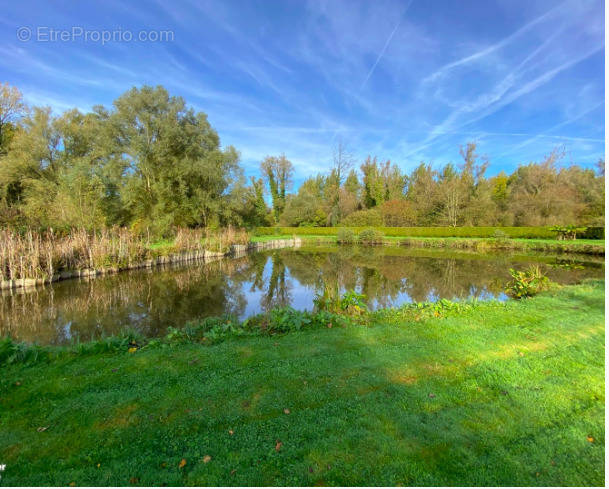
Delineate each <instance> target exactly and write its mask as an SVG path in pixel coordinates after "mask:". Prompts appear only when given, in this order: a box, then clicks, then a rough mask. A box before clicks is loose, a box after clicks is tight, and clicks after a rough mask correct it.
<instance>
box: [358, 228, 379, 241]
mask: <svg viewBox="0 0 609 489" xmlns="http://www.w3.org/2000/svg"><path fill="white" fill-rule="evenodd" d="M384 237H385V235H384V234H383V233H382V232H381V231H379V230H378V229H374V228H368V229H364V230H363V231H362V232H361V233H359V242H360V243H362V244H367V245H373V244H383V238H384Z"/></svg>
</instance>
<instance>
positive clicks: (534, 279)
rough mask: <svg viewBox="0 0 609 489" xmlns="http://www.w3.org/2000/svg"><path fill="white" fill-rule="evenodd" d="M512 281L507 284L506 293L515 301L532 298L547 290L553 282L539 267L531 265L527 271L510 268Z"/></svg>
mask: <svg viewBox="0 0 609 489" xmlns="http://www.w3.org/2000/svg"><path fill="white" fill-rule="evenodd" d="M510 275H511V276H512V280H511V281H510V282H508V283H507V285H506V287H505V291H506V293H507V294H508V295H510V296H511V297H514V298H515V299H522V298H524V297H532V296H534V295H537V294H538V293H539V292H541V291H543V290H547V289H548V288H549V287H550V286H551V285H552V282H551V281H550V279H549V278H548V277H547V276H545V275H544V274H543V272H542V271H541V268H540V267H539V265H531V266H530V267H529V268H527V269H526V270H514V269H513V268H510Z"/></svg>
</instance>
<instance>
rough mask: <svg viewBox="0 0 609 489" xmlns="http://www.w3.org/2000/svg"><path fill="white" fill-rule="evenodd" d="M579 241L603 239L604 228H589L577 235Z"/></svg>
mask: <svg viewBox="0 0 609 489" xmlns="http://www.w3.org/2000/svg"><path fill="white" fill-rule="evenodd" d="M577 237H578V238H579V239H605V228H604V227H602V226H589V227H587V228H586V230H585V231H583V232H581V233H579V234H578V235H577Z"/></svg>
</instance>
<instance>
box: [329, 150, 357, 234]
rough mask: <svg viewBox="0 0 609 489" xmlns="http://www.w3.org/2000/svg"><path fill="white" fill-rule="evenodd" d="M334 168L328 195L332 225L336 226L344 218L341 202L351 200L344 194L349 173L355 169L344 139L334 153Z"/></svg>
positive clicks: (331, 171)
mask: <svg viewBox="0 0 609 489" xmlns="http://www.w3.org/2000/svg"><path fill="white" fill-rule="evenodd" d="M332 153H333V154H332V168H331V170H330V177H329V179H328V184H329V185H328V194H329V199H330V225H331V226H336V225H337V224H338V223H339V222H340V220H341V219H342V217H343V207H344V205H341V201H344V200H345V198H347V199H348V198H349V196H348V195H346V194H345V193H344V192H342V187H343V183H344V182H345V179H346V178H347V173H348V172H349V170H351V168H352V167H353V156H352V155H351V153H350V152H349V151H348V149H347V148H346V146H345V143H344V142H343V141H342V139H339V140H338V142H337V143H336V145H335V146H334V149H333V152H332Z"/></svg>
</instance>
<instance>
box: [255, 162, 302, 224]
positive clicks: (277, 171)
mask: <svg viewBox="0 0 609 489" xmlns="http://www.w3.org/2000/svg"><path fill="white" fill-rule="evenodd" d="M260 169H261V171H262V174H263V176H264V178H266V181H267V183H268V186H269V190H270V192H271V200H272V203H273V212H274V213H275V221H279V217H280V216H281V214H282V213H283V210H284V209H285V204H286V191H287V189H288V188H289V187H290V186H291V184H292V175H293V173H294V166H293V165H292V162H291V161H290V160H288V159H287V158H286V157H285V155H283V154H282V155H281V156H279V157H276V156H267V157H266V158H265V159H264V161H263V162H262V163H261V164H260Z"/></svg>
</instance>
